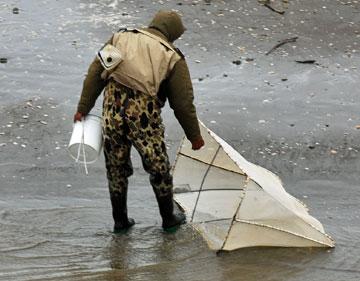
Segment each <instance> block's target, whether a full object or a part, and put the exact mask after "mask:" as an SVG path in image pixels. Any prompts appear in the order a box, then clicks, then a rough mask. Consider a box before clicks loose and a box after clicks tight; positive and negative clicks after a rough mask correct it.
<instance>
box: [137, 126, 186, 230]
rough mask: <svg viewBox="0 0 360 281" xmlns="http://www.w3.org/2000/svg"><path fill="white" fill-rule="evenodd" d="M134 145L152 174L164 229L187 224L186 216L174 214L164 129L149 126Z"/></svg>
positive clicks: (143, 130)
mask: <svg viewBox="0 0 360 281" xmlns="http://www.w3.org/2000/svg"><path fill="white" fill-rule="evenodd" d="M133 145H134V147H135V148H136V149H137V150H138V152H139V153H140V155H141V158H142V162H143V166H144V169H145V170H146V171H147V172H148V173H149V174H150V183H151V185H152V187H153V190H154V193H155V196H156V199H157V202H158V205H159V210H160V215H161V217H162V220H163V223H162V226H163V228H164V229H167V228H171V227H174V226H177V225H180V224H182V223H184V222H185V220H186V217H185V215H184V214H183V213H182V212H180V211H179V210H178V208H176V209H177V212H174V201H173V191H172V189H173V182H172V176H171V174H170V169H171V167H170V163H169V159H168V155H167V153H166V146H165V142H164V128H163V126H162V125H161V123H160V124H159V125H157V126H156V125H153V126H148V127H147V128H145V129H144V128H143V129H141V130H140V132H137V137H136V138H134V139H133Z"/></svg>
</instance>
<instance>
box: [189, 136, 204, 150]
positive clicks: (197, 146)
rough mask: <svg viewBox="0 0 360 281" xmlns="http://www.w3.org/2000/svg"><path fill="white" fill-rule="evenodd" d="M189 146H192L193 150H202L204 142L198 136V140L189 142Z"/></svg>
mask: <svg viewBox="0 0 360 281" xmlns="http://www.w3.org/2000/svg"><path fill="white" fill-rule="evenodd" d="M191 144H192V149H193V150H199V149H200V148H202V147H203V146H204V145H205V142H204V140H203V138H202V137H201V136H200V137H199V138H197V139H195V140H193V141H191Z"/></svg>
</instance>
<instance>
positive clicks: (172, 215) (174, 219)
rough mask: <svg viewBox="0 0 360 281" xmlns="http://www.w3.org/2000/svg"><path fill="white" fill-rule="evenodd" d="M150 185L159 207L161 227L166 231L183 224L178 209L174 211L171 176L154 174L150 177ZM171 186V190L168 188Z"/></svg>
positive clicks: (181, 215)
mask: <svg viewBox="0 0 360 281" xmlns="http://www.w3.org/2000/svg"><path fill="white" fill-rule="evenodd" d="M150 183H151V185H152V187H153V190H154V192H155V196H156V200H157V202H158V205H159V211H160V215H161V217H162V219H163V223H162V227H163V228H164V229H168V228H171V227H174V226H177V225H180V224H183V223H185V220H186V217H185V215H184V214H183V213H182V212H180V210H179V209H178V208H176V211H175V210H174V205H175V203H174V200H173V192H172V176H171V175H170V173H167V174H166V175H161V174H155V175H153V174H152V175H150ZM170 185H171V188H170V187H169V186H170Z"/></svg>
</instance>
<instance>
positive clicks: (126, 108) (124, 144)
mask: <svg viewBox="0 0 360 281" xmlns="http://www.w3.org/2000/svg"><path fill="white" fill-rule="evenodd" d="M160 114H161V105H160V104H159V102H158V100H157V99H156V98H154V97H150V96H148V95H145V94H143V93H141V92H138V91H135V90H132V89H130V88H127V87H125V86H123V85H121V84H118V83H117V82H115V81H113V80H110V81H109V83H108V85H107V86H106V88H105V91H104V102H103V120H104V122H103V132H104V138H105V139H104V154H105V162H106V169H107V178H108V182H109V191H110V196H111V197H113V196H116V194H121V193H126V192H127V186H128V179H127V178H128V177H129V176H131V175H132V174H133V168H132V164H131V159H130V150H131V147H132V146H134V147H135V149H136V150H137V151H138V152H139V154H140V156H141V159H142V163H143V166H144V169H145V171H147V172H148V173H149V174H150V183H151V185H152V187H153V189H154V191H155V193H156V194H157V196H165V195H168V194H169V193H170V192H172V176H171V175H170V162H169V159H168V155H167V153H166V146H165V143H164V126H163V124H162V119H161V116H160Z"/></svg>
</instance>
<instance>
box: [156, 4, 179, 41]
mask: <svg viewBox="0 0 360 281" xmlns="http://www.w3.org/2000/svg"><path fill="white" fill-rule="evenodd" d="M149 28H155V29H157V30H159V31H160V32H161V33H162V34H164V35H165V36H166V38H167V39H168V40H169V41H170V42H174V41H175V40H176V39H178V38H179V37H180V36H181V35H182V34H183V33H184V32H185V27H184V25H183V23H182V21H181V17H180V15H179V14H177V13H176V12H173V11H163V10H160V11H159V12H157V14H156V15H155V16H154V18H153V20H152V21H151V23H150V24H149Z"/></svg>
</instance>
